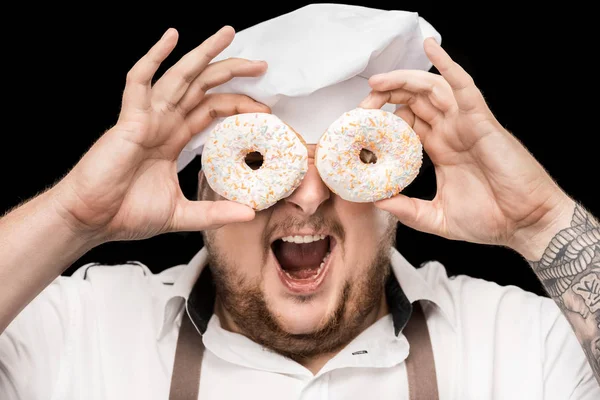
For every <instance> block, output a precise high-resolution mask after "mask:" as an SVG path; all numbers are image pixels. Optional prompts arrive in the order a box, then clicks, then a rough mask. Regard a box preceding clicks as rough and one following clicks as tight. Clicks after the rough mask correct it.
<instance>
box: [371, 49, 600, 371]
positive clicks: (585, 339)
mask: <svg viewBox="0 0 600 400" xmlns="http://www.w3.org/2000/svg"><path fill="white" fill-rule="evenodd" d="M424 46H425V52H426V53H427V56H428V57H429V59H430V60H431V62H432V63H433V65H434V66H435V67H436V68H437V69H438V71H439V72H440V74H441V76H440V75H436V74H432V73H429V72H425V71H405V70H401V71H393V72H389V73H386V74H381V75H377V76H373V77H372V78H371V79H370V81H369V83H370V85H371V87H372V88H373V92H372V93H371V94H370V96H369V97H368V98H366V99H365V100H364V101H363V102H362V103H361V106H362V107H365V108H380V107H381V106H383V105H384V104H385V103H388V102H389V103H395V104H405V105H406V106H405V107H400V108H399V109H398V110H397V111H396V114H397V115H399V116H400V117H402V118H404V119H405V120H406V121H407V122H408V123H409V124H410V125H411V126H413V128H414V130H415V132H416V133H417V134H418V135H419V137H420V138H421V141H422V143H423V148H424V149H425V151H426V152H427V154H428V155H429V156H430V158H431V161H432V162H433V164H434V166H435V173H436V179H437V193H436V196H435V198H434V199H433V200H432V201H425V200H421V199H415V198H409V197H407V196H404V195H402V194H400V195H397V196H395V197H393V198H391V199H386V200H382V201H379V202H377V203H376V205H377V206H378V207H380V208H382V209H384V210H387V211H389V212H391V213H393V214H394V215H396V216H397V217H398V218H399V220H400V222H402V223H404V224H406V225H408V226H411V227H413V228H415V229H418V230H421V231H425V232H428V233H432V234H436V235H440V236H443V237H446V238H449V239H457V240H466V241H470V242H475V243H485V244H498V245H505V246H507V247H510V248H512V249H514V250H516V251H518V252H519V253H520V254H521V255H523V256H524V257H525V258H526V259H527V260H528V261H529V263H530V265H531V266H532V268H533V270H534V272H535V273H536V275H537V277H538V278H539V279H540V281H541V282H542V283H543V285H544V287H545V288H546V290H547V292H548V294H549V295H550V296H551V297H552V299H554V301H555V302H556V304H557V305H558V306H559V308H560V309H561V310H562V312H563V314H564V316H565V317H566V318H567V319H568V320H569V322H570V324H571V326H572V327H573V331H574V333H575V334H576V336H577V338H578V340H579V342H580V344H581V346H582V348H583V350H584V352H585V355H586V357H587V359H588V361H589V363H590V366H591V367H592V370H593V373H594V376H595V377H596V379H597V380H598V382H599V383H600V307H599V306H598V304H599V302H598V299H600V290H599V289H598V288H600V268H599V267H598V263H597V260H598V257H599V256H600V224H599V223H598V221H597V220H596V218H595V217H594V216H592V215H591V214H590V213H589V212H587V210H585V208H583V207H582V206H581V205H579V204H577V203H576V202H575V201H573V200H572V199H570V198H569V197H568V196H567V195H566V194H565V193H564V192H563V191H562V190H561V189H560V188H559V187H558V185H557V184H556V183H555V182H554V181H553V179H552V178H551V177H550V176H549V175H548V174H547V173H546V171H545V170H544V168H543V167H542V166H541V165H540V164H539V163H538V162H537V161H536V160H535V159H534V158H533V157H532V156H531V154H529V152H528V151H527V150H526V149H525V147H523V146H522V145H521V144H520V143H519V141H518V140H517V139H516V138H515V137H514V136H512V135H511V134H510V133H509V132H507V131H506V129H504V128H503V127H502V126H501V125H500V123H499V122H498V121H497V120H496V118H494V116H493V115H492V113H491V111H490V110H489V108H488V106H487V104H486V102H485V100H484V98H483V96H482V94H481V92H480V91H479V89H478V88H477V87H476V86H475V84H474V82H473V79H472V78H471V77H470V76H469V75H468V74H467V73H466V72H465V71H464V70H463V69H462V68H461V67H460V66H459V65H458V64H457V63H455V62H454V61H453V60H452V59H451V58H450V57H449V56H448V54H447V53H446V52H445V51H444V50H443V49H442V48H441V47H440V46H439V45H438V44H437V43H436V42H435V41H434V40H433V39H427V40H426V41H425V43H424Z"/></svg>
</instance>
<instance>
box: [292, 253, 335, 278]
mask: <svg viewBox="0 0 600 400" xmlns="http://www.w3.org/2000/svg"><path fill="white" fill-rule="evenodd" d="M330 254H331V252H329V251H328V252H327V254H325V257H323V261H321V265H319V268H317V269H316V270H315V273H314V274H313V275H312V276H318V275H319V274H320V273H321V270H322V269H323V267H324V266H325V263H326V262H327V259H328V258H329V255H330ZM283 272H284V273H285V274H286V275H287V276H288V278H290V279H296V278H294V277H293V276H291V275H290V274H289V273H288V272H287V271H283ZM305 279H310V278H305Z"/></svg>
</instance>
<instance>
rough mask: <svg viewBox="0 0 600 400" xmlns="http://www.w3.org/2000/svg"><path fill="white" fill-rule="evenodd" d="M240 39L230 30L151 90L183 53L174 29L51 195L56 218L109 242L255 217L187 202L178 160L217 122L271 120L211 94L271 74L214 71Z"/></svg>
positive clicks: (234, 64)
mask: <svg viewBox="0 0 600 400" xmlns="http://www.w3.org/2000/svg"><path fill="white" fill-rule="evenodd" d="M234 36H235V32H234V30H233V28H231V27H229V26H226V27H224V28H222V29H221V30H219V31H218V32H217V33H216V34H214V35H213V36H211V37H210V38H208V39H207V40H206V41H205V42H204V43H202V44H201V45H200V46H198V47H197V48H195V49H193V50H192V51H191V52H189V53H188V54H186V55H185V56H184V57H183V58H182V59H181V60H179V61H178V62H177V63H176V64H175V65H174V66H172V67H171V68H169V69H168V71H167V72H166V73H165V74H164V76H162V77H161V78H160V79H159V80H158V81H157V82H156V83H155V84H154V85H153V84H152V80H153V78H154V75H155V73H156V71H157V69H158V68H159V66H160V65H161V63H162V62H163V61H164V60H165V59H166V58H167V56H168V55H169V54H170V53H171V51H172V50H173V48H174V47H175V45H176V43H177V39H178V33H177V32H176V31H175V30H174V29H169V30H168V31H167V32H166V33H165V34H164V36H163V37H162V38H161V39H160V40H159V41H158V42H157V43H156V44H155V45H154V46H153V47H152V48H151V49H150V51H149V52H148V53H147V54H145V55H144V56H143V57H142V58H141V59H140V60H139V61H138V62H137V63H136V64H135V66H134V67H133V68H132V69H131V70H130V71H129V73H128V75H127V82H126V86H125V90H124V93H123V103H122V109H121V114H120V116H119V118H118V121H117V123H116V124H115V126H114V127H113V128H112V129H110V130H109V131H107V132H106V133H105V134H104V135H102V137H100V139H99V140H98V141H97V142H96V143H95V144H94V145H93V147H92V148H91V149H90V150H89V151H88V152H87V153H86V154H85V155H84V157H83V158H82V159H81V160H80V162H79V163H78V164H77V165H76V166H75V167H74V168H73V169H72V170H71V171H70V173H69V174H68V175H67V176H66V177H65V178H64V179H62V180H61V181H60V182H59V183H58V184H57V185H56V186H55V187H54V188H53V189H52V191H53V192H54V194H55V195H54V196H53V198H54V199H55V200H56V201H55V202H54V204H55V205H56V209H57V210H58V212H59V214H60V215H61V217H62V218H64V219H65V221H67V222H68V223H69V226H71V227H72V229H74V230H75V231H76V232H78V233H79V232H80V233H82V234H86V236H89V235H92V237H94V238H95V239H96V240H98V239H99V241H100V242H103V241H109V240H132V239H143V238H148V237H151V236H155V235H158V234H160V233H165V232H169V231H191V230H205V229H212V228H216V227H218V226H221V225H223V224H227V223H232V222H241V221H247V220H250V219H252V218H253V217H254V212H253V210H252V209H250V208H249V207H246V206H244V205H241V204H238V203H234V202H230V201H217V202H210V201H190V200H188V199H186V198H185V196H184V195H183V193H182V191H181V189H180V186H179V182H178V178H177V164H176V162H177V158H178V155H179V153H180V152H181V150H182V149H183V148H184V146H185V145H186V144H187V143H188V142H189V141H190V139H191V138H192V136H193V135H194V134H195V133H197V132H200V131H202V130H203V129H204V128H206V127H207V126H208V125H209V124H210V123H211V121H212V120H213V119H215V118H217V117H225V116H229V115H232V114H238V113H246V112H270V110H269V108H268V107H267V106H265V105H264V104H261V103H258V102H256V101H254V100H252V99H251V98H249V97H247V96H243V95H238V94H223V93H221V94H216V93H215V94H206V91H207V90H209V89H211V88H214V87H216V86H218V85H221V84H223V83H225V82H227V81H229V80H230V79H232V78H234V77H253V76H259V75H261V74H263V73H264V72H265V71H266V68H267V65H266V63H265V62H262V61H250V60H244V59H233V58H232V59H227V60H223V61H218V62H213V63H211V61H212V59H213V58H214V57H216V56H217V55H218V54H219V53H220V52H221V51H223V50H224V49H225V48H226V47H227V46H228V45H229V44H230V43H231V42H232V40H233V38H234Z"/></svg>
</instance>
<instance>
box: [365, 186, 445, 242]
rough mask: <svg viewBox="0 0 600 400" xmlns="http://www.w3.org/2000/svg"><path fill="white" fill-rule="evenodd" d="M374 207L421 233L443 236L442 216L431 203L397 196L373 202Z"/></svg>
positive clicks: (400, 195) (401, 195)
mask: <svg viewBox="0 0 600 400" xmlns="http://www.w3.org/2000/svg"><path fill="white" fill-rule="evenodd" d="M375 206H376V207H377V208H380V209H382V210H384V211H387V212H389V213H391V214H393V215H395V216H396V218H398V220H399V221H400V223H402V224H403V225H406V226H408V227H410V228H413V229H416V230H418V231H421V232H425V233H431V234H434V235H438V236H443V232H444V228H443V221H444V219H443V214H442V212H441V210H439V209H438V208H437V207H435V205H434V204H433V202H432V201H429V200H421V199H416V198H414V197H408V196H405V195H403V194H397V195H396V196H394V197H391V198H389V199H384V200H379V201H377V202H375Z"/></svg>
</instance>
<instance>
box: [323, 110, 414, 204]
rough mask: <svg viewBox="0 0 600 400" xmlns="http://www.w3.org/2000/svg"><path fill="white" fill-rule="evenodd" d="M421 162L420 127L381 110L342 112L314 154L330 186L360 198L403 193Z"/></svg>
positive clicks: (349, 197) (371, 199)
mask: <svg viewBox="0 0 600 400" xmlns="http://www.w3.org/2000/svg"><path fill="white" fill-rule="evenodd" d="M365 155H369V156H370V159H366V158H365ZM422 162H423V147H422V144H421V141H420V139H419V137H418V136H417V134H416V133H415V131H414V130H413V129H412V128H411V127H410V125H408V124H407V123H406V121H404V120H403V119H402V118H400V117H398V116H397V115H395V114H394V113H391V112H388V111H385V110H381V109H364V108H355V109H354V110H351V111H348V112H346V113H344V114H343V115H341V116H340V117H339V118H338V119H337V120H336V121H335V122H333V124H331V126H330V127H329V128H328V129H327V131H326V132H325V133H324V134H323V135H322V136H321V138H320V139H319V143H318V144H317V149H316V154H315V165H316V167H317V170H318V171H319V174H320V175H321V179H322V180H323V182H324V183H325V185H327V187H328V188H329V189H330V190H331V191H332V192H333V193H335V194H337V195H338V196H340V197H341V198H342V199H344V200H348V201H352V202H357V203H366V202H374V201H377V200H382V199H385V198H389V197H392V196H394V195H396V194H398V193H400V192H401V191H402V190H403V189H404V188H405V187H406V186H408V185H409V184H410V183H411V182H412V181H413V180H414V178H415V177H416V176H417V174H418V173H419V170H420V168H421V165H422Z"/></svg>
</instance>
